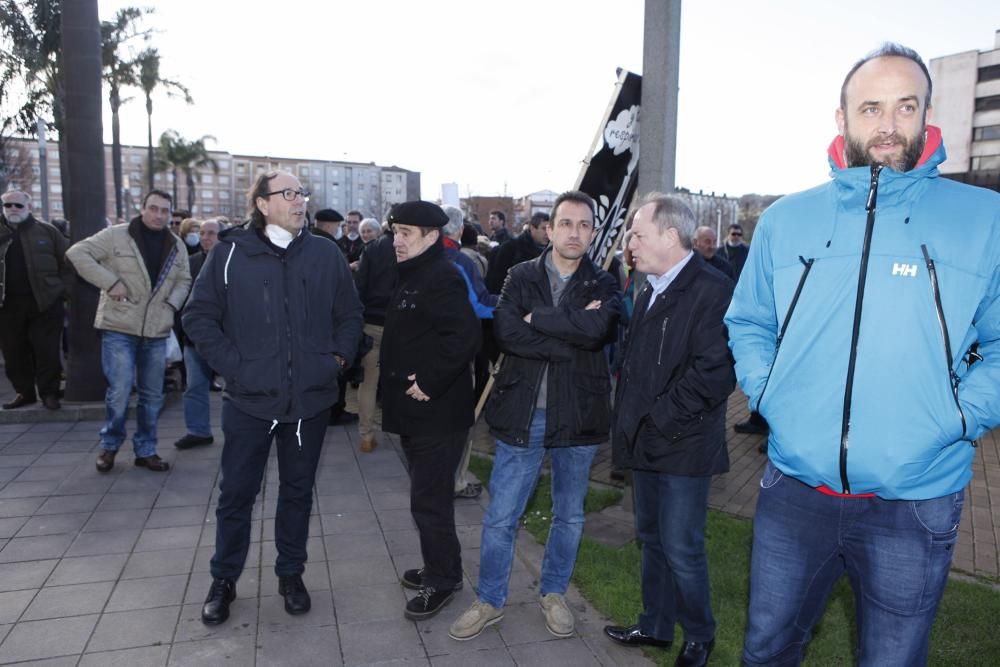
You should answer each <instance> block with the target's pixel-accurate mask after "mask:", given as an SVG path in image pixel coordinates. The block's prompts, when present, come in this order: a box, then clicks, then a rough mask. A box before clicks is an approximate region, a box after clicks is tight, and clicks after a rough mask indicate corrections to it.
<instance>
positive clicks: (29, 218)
mask: <svg viewBox="0 0 1000 667" xmlns="http://www.w3.org/2000/svg"><path fill="white" fill-rule="evenodd" d="M0 199H2V200H3V216H2V217H0V352H2V353H3V358H4V370H5V371H6V373H7V379H9V380H10V383H11V385H12V386H13V387H14V391H15V396H14V398H13V400H11V401H9V402H7V403H4V404H3V409H4V410H13V409H15V408H20V407H22V406H25V405H30V404H32V403H35V402H36V401H37V400H38V396H41V398H42V403H43V405H45V407H46V408H48V409H49V410H58V409H59V407H60V404H59V377H60V375H61V373H62V363H61V361H60V359H59V340H60V337H61V335H62V328H63V297H64V296H65V293H66V285H67V284H68V282H69V280H70V279H71V277H72V275H73V271H72V269H71V268H70V266H69V264H67V263H66V260H65V254H66V248H67V246H68V245H69V243H67V241H66V237H65V236H63V235H62V234H61V233H60V232H59V230H58V229H56V228H55V227H53V226H52V225H50V224H49V223H47V222H43V221H41V220H38V219H36V218H35V217H34V216H33V215H32V214H31V197H30V196H29V195H28V194H27V193H25V192H21V191H20V190H11V191H9V192H5V193H3V195H2V197H0ZM36 386H37V390H38V391H37V393H36V391H35V389H36Z"/></svg>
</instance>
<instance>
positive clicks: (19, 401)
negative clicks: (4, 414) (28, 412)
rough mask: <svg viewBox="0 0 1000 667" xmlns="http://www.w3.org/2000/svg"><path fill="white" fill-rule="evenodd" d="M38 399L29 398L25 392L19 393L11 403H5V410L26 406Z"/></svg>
mask: <svg viewBox="0 0 1000 667" xmlns="http://www.w3.org/2000/svg"><path fill="white" fill-rule="evenodd" d="M37 400H38V399H35V398H28V397H27V396H25V395H24V394H18V395H16V396H15V397H14V400H13V401H11V402H10V403H4V404H3V406H2V407H3V409H4V410H14V409H16V408H20V407H24V406H25V405H31V404H32V403H34V402H35V401H37Z"/></svg>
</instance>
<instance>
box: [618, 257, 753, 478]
mask: <svg viewBox="0 0 1000 667" xmlns="http://www.w3.org/2000/svg"><path fill="white" fill-rule="evenodd" d="M651 293H652V289H651V288H650V286H649V283H646V284H645V285H644V286H643V288H642V290H641V291H640V293H639V297H638V299H637V300H636V304H635V313H634V314H633V315H632V322H631V323H630V324H629V328H628V334H627V336H626V339H625V350H624V352H623V355H622V356H623V361H622V369H621V375H620V376H619V378H618V390H617V393H616V394H615V424H614V429H613V431H612V443H613V457H614V462H615V464H616V465H618V466H621V467H624V468H633V469H636V470H652V471H657V472H667V473H671V474H675V475H690V476H700V477H704V476H707V475H714V474H719V473H723V472H726V471H727V470H729V453H728V452H727V451H726V398H728V396H729V394H730V393H731V392H732V391H733V389H734V388H735V386H736V375H735V373H734V372H733V358H732V356H731V355H730V354H729V348H728V346H727V340H726V330H725V327H724V326H723V324H722V317H723V315H725V313H726V308H727V307H728V306H729V300H730V299H731V298H732V294H733V283H732V281H731V280H729V278H727V277H726V276H724V275H722V274H721V273H719V272H718V271H716V270H715V269H713V268H712V267H710V266H709V265H708V264H707V263H706V262H705V261H704V260H703V259H702V258H701V256H700V255H699V254H698V253H694V255H693V256H692V257H691V260H690V261H689V262H688V263H687V265H686V266H685V267H684V268H683V269H681V272H680V273H679V274H678V275H677V277H676V278H675V279H674V281H673V282H672V283H670V286H669V287H667V289H666V291H664V292H663V293H662V294H660V295H659V296H658V297H657V299H656V301H655V302H654V303H653V306H652V308H650V309H649V310H648V311H647V309H646V307H647V306H648V305H649V298H650V295H651Z"/></svg>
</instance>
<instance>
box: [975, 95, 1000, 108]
mask: <svg viewBox="0 0 1000 667" xmlns="http://www.w3.org/2000/svg"><path fill="white" fill-rule="evenodd" d="M996 109H1000V95H989V96H987V97H980V98H979V99H977V100H976V111H994V110H996Z"/></svg>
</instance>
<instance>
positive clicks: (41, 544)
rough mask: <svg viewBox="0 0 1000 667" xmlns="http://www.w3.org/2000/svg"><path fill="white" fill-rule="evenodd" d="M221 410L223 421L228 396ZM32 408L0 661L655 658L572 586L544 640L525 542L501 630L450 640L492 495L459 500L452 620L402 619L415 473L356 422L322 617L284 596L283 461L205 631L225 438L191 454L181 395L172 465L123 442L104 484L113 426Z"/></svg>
mask: <svg viewBox="0 0 1000 667" xmlns="http://www.w3.org/2000/svg"><path fill="white" fill-rule="evenodd" d="M7 389H8V391H6V392H2V391H0V398H2V400H9V399H8V398H7V396H8V395H9V394H10V392H9V386H8V387H7ZM212 401H213V411H212V414H213V415H214V420H215V421H216V422H217V421H218V415H219V403H220V397H219V395H218V394H213V395H212ZM82 409H84V410H85V411H86V410H89V411H90V412H89V414H92V413H93V411H94V410H95V409H96V410H98V411H100V409H101V408H100V406H89V407H85V408H82ZM25 410H28V409H27V408H25V409H22V410H21V411H17V412H21V413H22V415H23V417H22V418H25V419H27V418H31V419H33V420H34V422H33V423H0V664H4V665H7V664H31V665H40V664H44V665H102V666H103V665H128V666H129V667H133V666H143V665H161V666H162V665H216V664H223V663H224V662H225V663H228V664H234V665H240V666H243V665H282V666H289V665H351V666H354V665H434V666H448V665H523V666H530V665H539V666H543V665H544V666H552V665H555V666H558V665H567V666H570V665H571V666H573V667H583V666H585V665H630V664H632V665H649V664H652V663H651V662H649V661H648V660H646V659H645V658H644V657H643V656H642V654H641V653H639V652H636V651H630V650H628V649H625V648H623V647H619V646H616V645H614V644H613V643H612V642H610V640H607V639H606V638H604V636H603V634H602V632H601V630H602V627H603V625H604V624H605V622H606V621H605V619H603V618H602V617H601V615H600V614H598V613H597V612H596V611H595V610H594V609H593V608H592V607H591V606H590V605H589V604H588V603H587V602H586V600H584V599H583V598H582V597H581V596H580V595H579V593H578V592H577V591H576V590H575V589H572V590H571V591H570V592H569V594H568V595H567V598H568V601H569V603H570V606H571V607H572V608H573V609H574V612H575V614H576V617H577V633H576V635H575V636H574V637H572V638H569V639H556V638H555V637H553V636H552V635H550V634H549V633H548V632H547V631H546V630H545V625H544V619H543V617H542V613H541V610H540V608H539V606H538V602H537V595H538V593H537V591H538V577H539V573H538V571H539V567H540V562H541V550H540V548H538V545H537V544H534V541H533V539H532V538H531V536H530V535H528V534H527V533H524V532H523V531H522V535H521V536H520V539H519V546H518V556H517V558H516V560H515V564H514V572H513V576H512V579H511V588H510V599H509V601H508V605H507V609H506V615H505V618H504V620H503V622H501V623H499V624H497V625H495V626H492V627H491V628H488V629H487V630H486V631H485V632H484V633H483V635H482V636H480V637H479V638H477V639H476V640H473V641H468V642H456V641H453V640H451V639H450V638H449V637H448V636H447V627H448V625H449V624H450V623H451V622H452V621H453V620H454V619H455V618H456V617H457V616H458V615H459V614H460V613H461V612H462V611H463V610H464V609H465V608H466V607H467V606H468V605H469V604H471V603H472V601H473V595H474V593H473V591H474V590H475V589H474V586H475V582H476V579H477V575H478V567H479V537H480V529H481V521H482V514H483V509H484V507H485V505H486V503H487V498H486V494H484V496H483V497H482V498H480V499H479V500H460V501H457V505H456V520H457V523H458V526H459V528H458V530H459V537H460V540H461V544H462V560H463V564H464V568H465V575H466V581H465V586H464V587H463V590H462V591H461V593H460V594H459V595H458V596H457V597H456V599H455V600H454V601H453V602H452V603H451V605H450V606H449V607H447V608H446V609H445V610H444V611H443V612H442V613H441V614H440V615H439V616H438V617H437V618H434V619H431V620H429V621H426V622H422V623H414V622H411V621H408V620H406V619H404V618H403V613H402V612H403V606H404V604H405V602H406V599H407V596H408V595H409V593H407V591H405V590H404V589H403V588H402V587H401V586H400V585H399V583H398V575H399V574H400V573H402V571H403V570H405V569H408V568H411V567H418V566H420V565H421V558H420V551H419V544H418V540H417V533H416V530H415V528H414V526H413V522H412V520H411V518H410V514H409V509H408V507H409V497H408V478H407V475H406V470H405V467H404V464H403V459H402V457H401V452H400V451H399V449H398V443H397V442H396V441H395V439H394V438H391V437H386V436H382V438H381V443H382V444H381V445H380V446H379V448H378V449H377V450H376V451H375V452H374V453H372V454H364V455H363V454H359V453H358V452H357V430H356V429H355V428H353V427H350V428H349V427H339V426H338V427H331V428H330V429H329V431H328V433H327V437H326V440H325V443H324V450H323V455H322V459H321V462H320V469H319V473H318V477H317V483H316V496H315V504H314V509H313V517H312V522H311V528H310V534H311V537H310V540H309V545H308V549H309V556H310V561H309V563H308V564H307V567H306V572H305V575H304V580H305V583H306V586H307V587H308V588H309V590H310V592H311V594H312V600H313V608H312V610H311V611H310V613H308V614H306V615H304V616H296V617H292V616H289V615H287V614H286V613H285V612H284V609H283V606H282V599H281V597H280V596H278V595H277V579H276V577H275V575H274V572H273V563H274V559H275V555H276V551H275V546H274V541H273V539H274V538H273V532H274V514H275V507H276V494H277V482H278V480H277V463H276V458H275V457H274V456H273V455H272V457H271V459H270V462H269V465H268V471H267V474H266V478H265V484H264V488H263V490H262V493H261V495H260V497H259V498H258V501H257V503H256V505H255V508H254V523H253V543H252V544H251V550H250V555H249V558H248V562H247V567H246V570H245V571H244V573H243V576H242V577H241V578H240V580H239V582H238V584H237V590H238V598H237V599H236V601H235V602H234V603H233V606H232V616H231V617H230V619H229V621H228V622H227V623H226V624H224V625H222V626H218V627H215V628H208V627H206V626H204V625H203V624H202V623H201V621H200V609H201V603H202V601H203V599H204V596H205V594H206V592H207V590H208V586H209V583H210V581H211V580H210V576H209V574H208V564H209V559H210V558H211V555H212V552H213V546H214V542H215V502H216V501H217V491H216V490H215V489H216V484H217V481H218V480H217V477H218V465H219V456H220V453H221V451H222V446H221V432H220V431H219V429H218V428H216V429H215V437H216V444H214V445H211V446H208V447H203V448H196V449H193V450H186V451H178V450H176V449H175V448H174V447H173V446H172V443H173V441H174V440H176V439H177V438H178V437H180V436H181V435H183V434H184V432H185V429H184V425H183V417H182V410H181V402H180V400H179V396H178V395H177V394H173V395H171V397H170V398H169V399H168V402H167V405H166V407H165V409H164V411H163V414H162V415H161V420H160V429H159V437H160V445H159V453H160V455H161V456H163V457H164V458H165V459H167V460H169V461H170V462H171V463H172V464H173V468H172V469H171V471H170V472H169V473H165V474H164V473H153V472H149V471H147V470H145V469H141V468H136V467H134V466H133V465H132V460H133V456H132V453H131V451H130V444H126V446H125V447H123V449H122V451H121V452H120V453H119V456H118V461H117V462H116V465H115V468H114V470H113V471H112V472H110V473H108V474H100V473H97V472H96V471H95V470H94V458H95V456H96V453H97V432H98V430H99V428H100V426H101V422H100V421H99V420H96V419H91V420H83V421H52V419H51V417H52V416H62V415H52V413H48V414H46V413H45V411H44V410H36V411H35V412H34V413H33V414H28V413H27V412H23V411H25ZM4 416H5V418H7V419H10V418H12V417H13V414H7V415H4ZM133 428H134V422H133V421H131V420H130V421H129V430H130V431H131V430H132V429H133Z"/></svg>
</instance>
